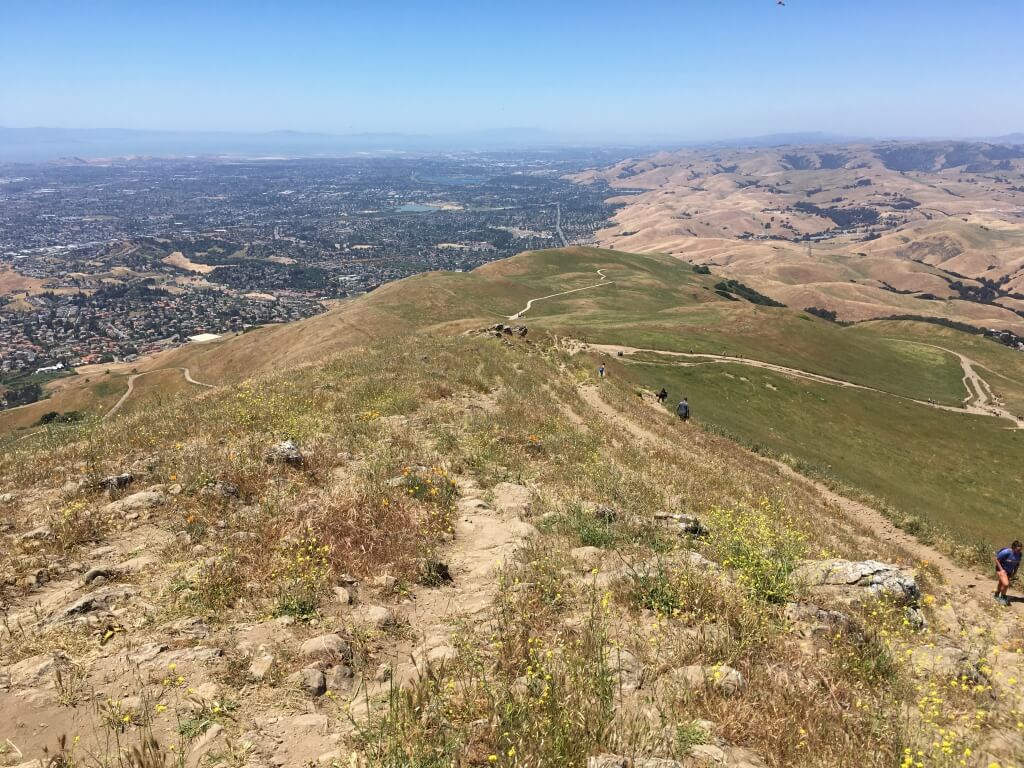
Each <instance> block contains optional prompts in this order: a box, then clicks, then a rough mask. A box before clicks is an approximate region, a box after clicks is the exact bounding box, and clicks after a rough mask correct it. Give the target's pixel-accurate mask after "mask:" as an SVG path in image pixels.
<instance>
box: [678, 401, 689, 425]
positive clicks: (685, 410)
mask: <svg viewBox="0 0 1024 768" xmlns="http://www.w3.org/2000/svg"><path fill="white" fill-rule="evenodd" d="M676 413H677V414H679V420H680V421H689V420H690V404H689V403H688V402H687V401H686V398H685V397H684V398H683V399H682V400H680V401H679V405H678V406H676Z"/></svg>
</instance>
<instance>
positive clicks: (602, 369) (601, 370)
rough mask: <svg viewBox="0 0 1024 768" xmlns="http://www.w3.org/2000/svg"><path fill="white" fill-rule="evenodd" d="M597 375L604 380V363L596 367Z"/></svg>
mask: <svg viewBox="0 0 1024 768" xmlns="http://www.w3.org/2000/svg"><path fill="white" fill-rule="evenodd" d="M597 375H598V376H600V377H601V378H602V379H603V378H604V363H601V365H600V366H599V367H598V369H597Z"/></svg>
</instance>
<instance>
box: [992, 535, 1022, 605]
mask: <svg viewBox="0 0 1024 768" xmlns="http://www.w3.org/2000/svg"><path fill="white" fill-rule="evenodd" d="M1022 550H1024V545H1022V544H1021V543H1020V541H1014V542H1013V544H1011V545H1010V546H1008V547H1005V548H1003V549H1000V550H999V551H998V552H996V556H995V557H994V558H993V559H994V560H995V564H996V579H997V580H998V581H997V583H996V600H998V601H999V602H1000V603H1002V604H1003V605H1009V604H1010V598H1008V597H1007V596H1006V591H1007V590H1008V589H1009V588H1010V580H1011V579H1012V578H1013V577H1014V576H1016V575H1017V569H1018V568H1019V567H1020V560H1021V551H1022Z"/></svg>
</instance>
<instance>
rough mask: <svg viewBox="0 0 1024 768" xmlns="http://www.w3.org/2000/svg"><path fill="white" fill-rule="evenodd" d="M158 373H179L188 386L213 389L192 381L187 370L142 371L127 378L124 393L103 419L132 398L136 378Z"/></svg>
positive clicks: (207, 385) (160, 369)
mask: <svg viewBox="0 0 1024 768" xmlns="http://www.w3.org/2000/svg"><path fill="white" fill-rule="evenodd" d="M160 371H181V373H182V375H183V376H184V377H185V381H186V382H188V383H189V384H194V385H195V386H197V387H208V388H210V389H213V388H214V385H213V384H206V383H204V382H202V381H196V380H195V379H193V378H192V373H191V372H190V371H189V369H188V368H155V369H153V370H152V371H143V372H142V373H135V374H132V375H131V376H129V377H128V389H127V390H126V391H125V393H124V394H123V395H121V397H120V399H118V401H117V402H116V403H114V406H113V408H111V409H110V410H109V411H107V413H106V414H105V415H104V416H103V418H104V419H109V418H110V417H111V416H113V415H114V414H115V413H117V412H118V411H119V410H121V407H122V406H123V405H124V404H125V403H126V402H127V401H128V398H129V397H131V396H132V392H134V391H135V380H136V379H137V378H139V377H140V376H147V375H149V374H150V373H159V372H160Z"/></svg>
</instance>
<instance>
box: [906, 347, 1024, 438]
mask: <svg viewBox="0 0 1024 768" xmlns="http://www.w3.org/2000/svg"><path fill="white" fill-rule="evenodd" d="M890 340H891V341H902V342H903V343H905V344H917V345H918V346H921V347H931V348H932V349H939V350H942V351H943V352H946V353H947V354H950V355H953V356H954V357H956V359H957V360H959V361H960V368H961V369H962V370H963V372H964V377H963V383H964V388H965V389H966V390H967V396H966V397H965V398H964V406H963V408H962V409H959V410H965V411H967V412H968V413H976V414H980V415H984V416H998V417H1000V418H1002V419H1007V420H1008V421H1010V422H1012V423H1013V424H1014V426H1016V427H1017V428H1018V429H1024V424H1022V423H1021V421H1020V419H1018V418H1017V417H1016V416H1015V415H1014V414H1012V413H1010V412H1009V411H1008V410H1006V409H1005V408H1003V407H1002V405H1001V403H1000V400H999V398H998V397H996V395H995V393H993V391H992V387H991V386H990V385H989V383H988V382H987V381H985V379H983V378H982V377H981V374H979V373H978V372H977V371H976V370H975V366H976V365H977V366H979V367H980V364H979V363H978V362H976V361H974V360H972V359H971V358H969V357H968V356H967V355H965V354H962V353H960V352H956V351H954V350H952V349H947V348H946V347H940V346H939V345H937V344H928V343H927V342H923V341H907V340H906V339H890Z"/></svg>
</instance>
